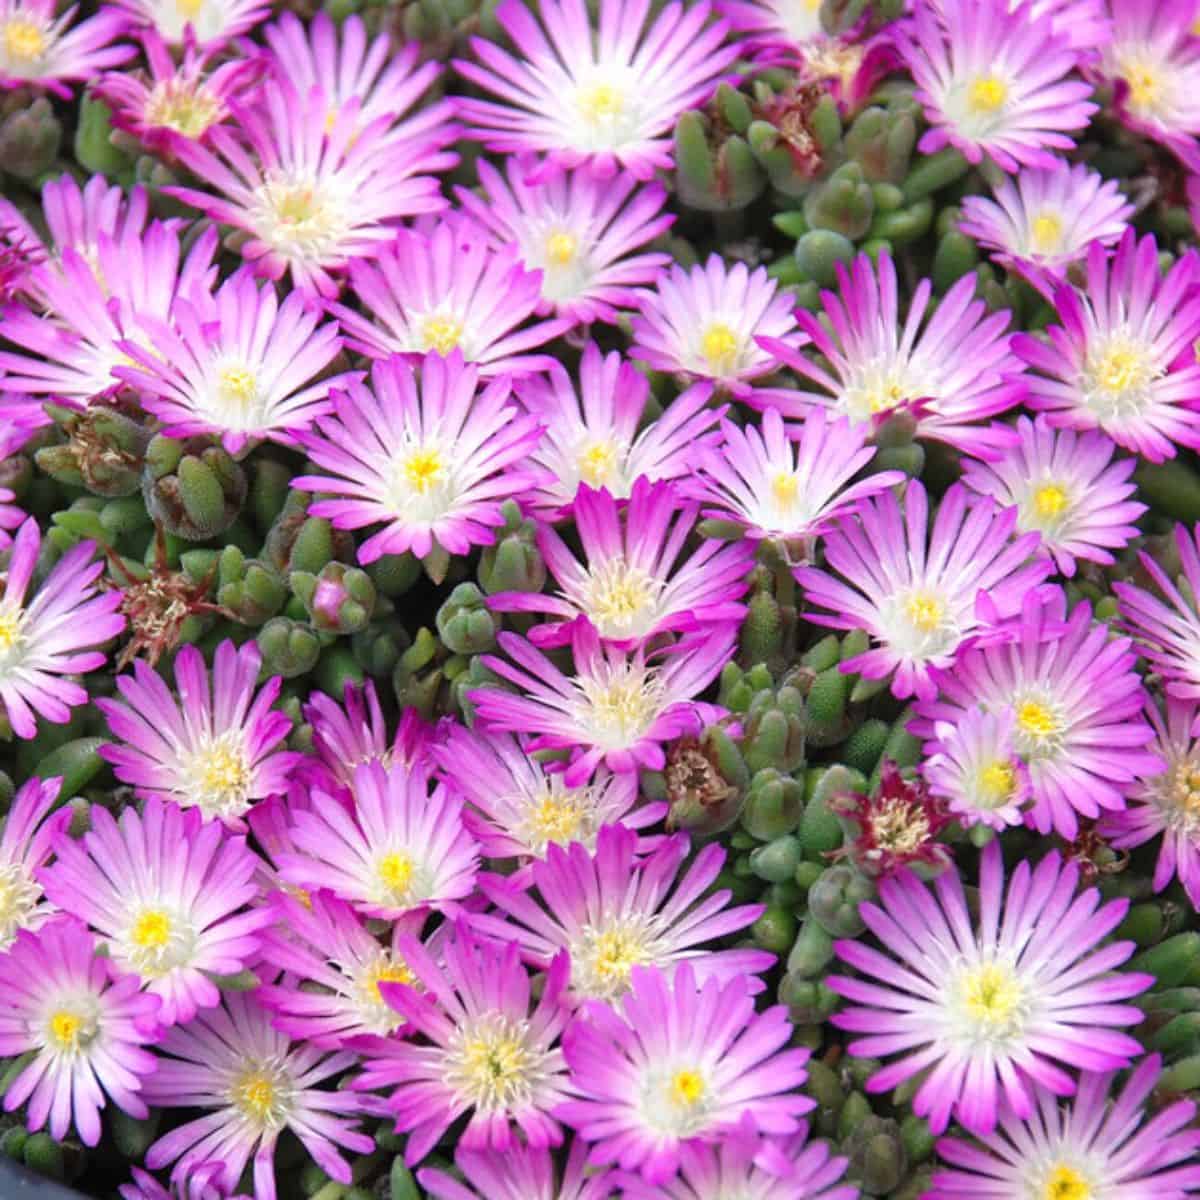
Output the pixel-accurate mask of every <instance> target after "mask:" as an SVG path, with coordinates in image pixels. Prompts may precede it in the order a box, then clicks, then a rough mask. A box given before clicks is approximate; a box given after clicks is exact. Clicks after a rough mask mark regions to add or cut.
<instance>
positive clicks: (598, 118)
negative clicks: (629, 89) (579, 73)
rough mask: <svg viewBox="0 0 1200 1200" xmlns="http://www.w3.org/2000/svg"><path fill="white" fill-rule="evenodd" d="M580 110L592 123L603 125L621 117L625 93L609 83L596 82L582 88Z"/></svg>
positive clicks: (579, 102)
mask: <svg viewBox="0 0 1200 1200" xmlns="http://www.w3.org/2000/svg"><path fill="white" fill-rule="evenodd" d="M578 104H579V111H580V113H581V114H582V115H583V117H584V119H585V120H586V121H588V122H589V123H590V124H592V125H602V124H606V123H608V122H610V121H613V120H614V119H615V118H617V117H619V116H620V115H621V113H622V112H624V110H625V93H624V92H622V91H621V89H620V88H616V87H613V86H612V85H611V84H608V83H594V84H592V85H591V87H585V88H581V89H580V91H579V97H578Z"/></svg>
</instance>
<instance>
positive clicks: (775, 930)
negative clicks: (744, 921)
mask: <svg viewBox="0 0 1200 1200" xmlns="http://www.w3.org/2000/svg"><path fill="white" fill-rule="evenodd" d="M750 933H751V936H752V937H753V938H754V941H755V943H756V944H757V945H758V946H759V947H761V948H762V949H763V950H769V951H770V952H771V953H772V954H785V953H787V949H788V947H789V946H790V945H791V944H792V939H793V938H795V936H796V918H795V917H794V916H793V915H792V914H791V912H790V911H789V910H788V909H786V908H783V907H782V906H780V905H770V906H769V907H768V908H767V910H766V912H764V913H763V914H762V916H761V917H759V918H758V920H757V921H755V922H754V924H753V925H752V926H751V927H750Z"/></svg>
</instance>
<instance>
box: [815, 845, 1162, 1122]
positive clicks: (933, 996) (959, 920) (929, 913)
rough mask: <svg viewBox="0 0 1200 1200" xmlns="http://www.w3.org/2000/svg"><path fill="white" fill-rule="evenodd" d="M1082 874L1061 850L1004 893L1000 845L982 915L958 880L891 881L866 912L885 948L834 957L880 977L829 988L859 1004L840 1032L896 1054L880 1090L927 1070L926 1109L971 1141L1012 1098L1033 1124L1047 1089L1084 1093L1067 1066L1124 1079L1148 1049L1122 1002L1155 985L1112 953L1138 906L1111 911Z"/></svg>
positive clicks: (1020, 871) (1022, 873)
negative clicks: (1119, 1072)
mask: <svg viewBox="0 0 1200 1200" xmlns="http://www.w3.org/2000/svg"><path fill="white" fill-rule="evenodd" d="M1078 883H1079V870H1078V867H1077V866H1076V865H1075V864H1069V865H1066V866H1064V865H1063V864H1062V862H1061V861H1060V859H1059V857H1058V855H1057V854H1048V855H1046V857H1045V858H1043V859H1042V860H1041V862H1039V863H1038V865H1037V866H1036V867H1031V866H1030V864H1029V863H1028V862H1026V861H1023V862H1021V863H1019V864H1018V866H1017V868H1016V870H1015V871H1014V872H1013V874H1012V877H1011V879H1010V880H1009V883H1008V889H1007V893H1005V890H1004V865H1003V861H1002V859H1001V857H1000V845H999V843H998V842H997V841H992V842H991V843H989V844H988V846H987V847H986V848H985V849H984V851H983V857H982V861H981V865H980V874H979V915H978V919H977V920H972V917H971V915H970V913H969V912H968V909H967V899H966V895H965V893H964V891H963V884H962V880H961V878H960V877H959V874H958V872H957V871H943V872H942V873H941V874H940V875H938V876H937V877H936V878H935V879H934V880H933V884H932V888H933V890H932V892H931V891H930V887H929V886H928V885H926V884H924V883H922V882H921V881H920V880H919V879H918V878H917V877H916V876H915V875H913V874H912V873H911V872H908V871H902V872H900V873H898V874H896V875H894V876H892V877H890V878H887V879H883V880H881V881H880V884H879V897H880V898H879V903H878V904H874V903H870V902H864V903H863V904H861V905H860V906H859V914H860V916H861V917H862V919H863V920H864V921H865V922H866V924H867V928H868V929H869V930H870V932H871V933H872V934H874V936H875V937H876V938H877V939H878V941H879V942H880V944H881V945H882V947H883V950H882V951H881V950H877V949H874V948H873V947H871V946H868V945H866V944H864V943H862V942H858V941H844V940H843V941H838V942H835V943H834V949H835V950H836V951H837V954H838V956H839V957H840V958H841V959H842V960H843V961H844V962H845V963H847V964H848V965H849V966H851V967H853V968H854V969H855V970H857V971H859V972H860V973H861V974H862V975H863V976H866V977H867V978H865V979H864V978H850V977H847V976H840V975H838V976H833V977H831V978H830V979H829V980H828V984H829V986H830V987H831V988H832V989H833V990H834V991H836V992H837V993H838V994H839V995H841V996H844V997H845V998H846V999H847V1000H848V1001H850V1005H849V1006H848V1007H846V1008H844V1009H842V1010H841V1011H840V1012H838V1013H837V1014H835V1015H834V1017H833V1018H832V1020H833V1023H834V1024H835V1025H837V1026H838V1027H839V1028H840V1029H845V1030H847V1031H849V1032H850V1033H851V1034H854V1035H856V1036H855V1037H854V1040H852V1041H851V1042H850V1044H849V1050H850V1053H851V1054H854V1055H857V1056H860V1057H881V1058H887V1057H893V1056H899V1057H897V1058H896V1061H894V1062H892V1063H891V1064H889V1065H887V1066H885V1067H883V1068H881V1069H880V1070H879V1071H877V1072H876V1073H875V1074H874V1075H873V1076H872V1077H871V1078H870V1079H869V1080H868V1081H867V1090H868V1091H869V1092H872V1093H880V1092H887V1091H891V1090H892V1089H893V1088H894V1087H897V1086H898V1085H899V1084H901V1083H903V1082H904V1081H905V1080H908V1079H911V1078H913V1077H914V1076H915V1075H917V1074H918V1073H921V1072H926V1074H925V1077H924V1080H923V1081H922V1082H921V1084H920V1086H919V1087H918V1088H917V1091H916V1095H915V1096H914V1097H913V1101H912V1105H913V1111H914V1112H915V1113H916V1114H917V1115H918V1116H922V1117H925V1118H926V1119H927V1120H928V1121H929V1124H930V1126H931V1128H932V1129H933V1131H934V1133H942V1132H944V1131H945V1129H946V1126H947V1125H948V1124H949V1121H950V1117H951V1114H953V1115H954V1117H955V1118H956V1119H957V1120H958V1121H959V1123H960V1124H962V1126H963V1127H964V1128H965V1129H967V1130H969V1131H970V1132H972V1133H977V1134H981V1135H986V1134H989V1133H991V1132H992V1130H993V1129H995V1127H996V1124H997V1121H998V1110H999V1108H1000V1102H1001V1099H1002V1098H1003V1099H1004V1100H1005V1101H1007V1103H1008V1104H1009V1105H1010V1106H1011V1108H1012V1110H1013V1111H1014V1112H1015V1113H1016V1114H1017V1115H1018V1116H1019V1117H1021V1118H1027V1117H1029V1116H1030V1115H1031V1114H1032V1112H1033V1110H1034V1094H1033V1093H1034V1088H1035V1087H1037V1086H1042V1087H1046V1088H1048V1089H1050V1091H1052V1092H1053V1093H1054V1094H1055V1095H1058V1096H1069V1095H1072V1094H1073V1093H1074V1091H1075V1080H1074V1077H1073V1076H1072V1075H1071V1074H1069V1073H1068V1072H1067V1071H1066V1070H1064V1069H1063V1068H1064V1066H1070V1067H1076V1068H1083V1069H1084V1070H1095V1071H1104V1070H1113V1069H1118V1068H1121V1067H1124V1066H1127V1065H1128V1064H1129V1063H1130V1061H1132V1059H1133V1058H1134V1057H1136V1056H1137V1055H1138V1054H1140V1053H1141V1046H1140V1045H1139V1044H1138V1042H1137V1041H1136V1040H1135V1039H1134V1038H1132V1037H1129V1036H1128V1035H1127V1034H1124V1033H1120V1032H1119V1031H1118V1030H1119V1027H1120V1026H1123V1025H1135V1024H1137V1022H1138V1021H1140V1020H1141V1017H1142V1014H1141V1012H1140V1011H1139V1010H1138V1009H1137V1008H1135V1007H1133V1006H1132V1005H1125V1004H1121V1003H1118V1002H1119V1001H1122V1000H1126V999H1128V998H1129V997H1130V996H1135V995H1137V994H1138V993H1139V992H1141V991H1144V990H1145V989H1146V988H1147V987H1148V986H1150V984H1152V983H1153V982H1154V980H1153V976H1150V975H1141V974H1137V973H1134V972H1115V971H1114V968H1115V967H1118V966H1120V965H1121V964H1122V963H1123V962H1124V961H1125V960H1126V959H1127V958H1128V957H1129V956H1130V954H1132V953H1133V951H1134V949H1135V946H1134V943H1133V942H1123V941H1119V942H1110V943H1108V944H1107V945H1105V946H1103V947H1102V948H1099V949H1097V947H1098V946H1100V943H1101V942H1103V941H1104V939H1106V938H1107V937H1108V935H1109V934H1111V933H1112V931H1113V930H1114V929H1115V928H1116V927H1117V926H1118V925H1119V924H1120V922H1121V920H1122V918H1123V917H1124V916H1125V913H1126V911H1127V910H1128V907H1129V902H1128V900H1115V901H1112V902H1109V903H1101V902H1100V896H1099V893H1098V892H1097V891H1096V889H1095V888H1089V889H1088V890H1086V891H1084V892H1082V893H1080V894H1078V895H1076V891H1077V887H1078Z"/></svg>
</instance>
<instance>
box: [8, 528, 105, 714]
mask: <svg viewBox="0 0 1200 1200" xmlns="http://www.w3.org/2000/svg"><path fill="white" fill-rule="evenodd" d="M41 547H42V537H41V534H40V533H39V532H38V527H37V521H36V520H34V518H33V517H30V518H29V520H27V521H26V522H25V523H24V524H23V525H22V526H21V528H20V529H19V530H17V536H16V538H15V539H14V540H13V545H12V550H11V551H10V552H9V559H8V566H7V569H6V570H5V571H4V572H3V573H2V574H0V581H2V582H3V591H2V592H0V709H2V710H3V713H4V715H5V716H6V717H7V719H8V723H9V724H10V725H11V726H12V729H13V732H14V733H15V734H16V735H17V737H19V738H32V737H34V736H35V735H36V734H37V718H38V717H41V718H42V719H43V720H45V721H49V722H51V723H52V724H55V725H65V724H66V723H67V721H69V720H70V718H71V709H72V708H74V707H76V706H77V705H80V704H85V703H86V702H87V699H88V693H87V689H86V688H85V687H82V686H81V685H80V684H78V683H75V682H73V681H71V680H70V679H69V678H67V677H68V676H72V675H86V674H87V672H89V671H94V670H96V669H97V668H98V667H102V666H103V665H104V662H105V655H104V652H103V651H101V650H94V649H90V648H89V647H94V646H97V645H103V644H104V643H105V642H107V641H108V640H109V639H110V638H114V637H116V636H117V634H119V633H120V632H121V630H122V629H124V628H125V618H124V617H122V616H121V615H120V614H119V613H118V612H117V609H118V608H119V607H120V604H121V593H120V592H119V591H109V592H100V591H99V590H98V589H97V587H96V581H97V580H98V579H99V577H100V575H101V573H102V572H103V571H104V563H103V561H102V560H101V559H97V558H96V557H95V552H96V545H95V543H94V542H80V543H79V545H78V546H75V547H73V548H72V549H70V550H68V551H67V553H66V554H64V555H63V556H62V558H60V559H59V560H58V562H57V563H55V564H54V567H53V568H52V569H51V571H50V573H49V575H47V576H46V579H45V581H44V582H43V583H42V585H41V587H39V588H38V590H37V591H36V592H35V593H34V594H33V596H32V597H30V596H29V595H28V592H29V584H30V582H31V580H32V578H33V572H34V568H35V567H36V566H37V562H38V556H39V554H40V551H41Z"/></svg>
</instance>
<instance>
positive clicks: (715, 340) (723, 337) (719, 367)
mask: <svg viewBox="0 0 1200 1200" xmlns="http://www.w3.org/2000/svg"><path fill="white" fill-rule="evenodd" d="M740 345H741V343H740V341H739V339H738V335H737V334H736V333H734V331H733V330H732V329H731V328H730V327H729V326H728V325H726V324H725V322H724V321H714V322H713V323H712V324H711V325H710V326H709V327H708V328H707V329H706V330H705V331H704V334H703V335H702V336H701V338H700V352H701V353H702V354H703V355H704V358H705V361H706V362H707V363H708V366H709V369H710V370H711V371H712V373H713V374H714V375H724V374H726V373H727V372H729V371H732V370H733V368H734V366H735V364H736V363H737V356H738V350H739V349H740Z"/></svg>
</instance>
